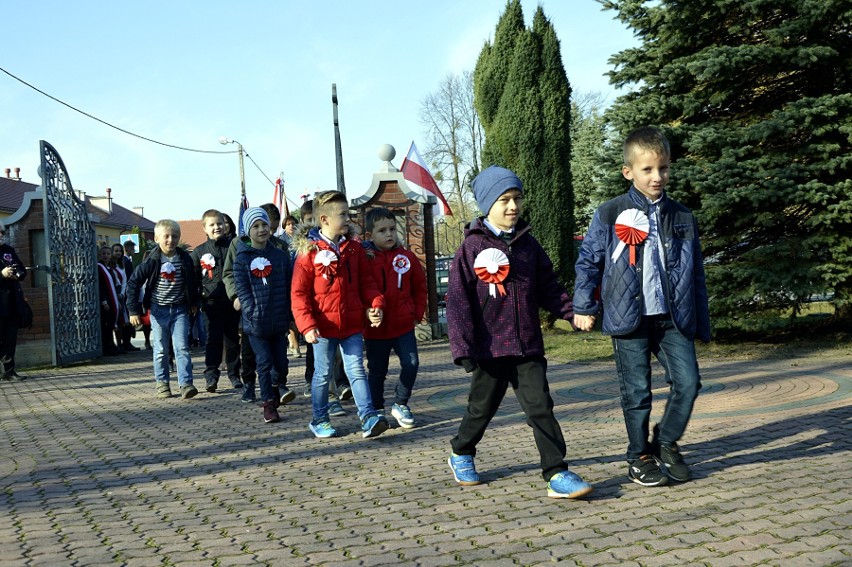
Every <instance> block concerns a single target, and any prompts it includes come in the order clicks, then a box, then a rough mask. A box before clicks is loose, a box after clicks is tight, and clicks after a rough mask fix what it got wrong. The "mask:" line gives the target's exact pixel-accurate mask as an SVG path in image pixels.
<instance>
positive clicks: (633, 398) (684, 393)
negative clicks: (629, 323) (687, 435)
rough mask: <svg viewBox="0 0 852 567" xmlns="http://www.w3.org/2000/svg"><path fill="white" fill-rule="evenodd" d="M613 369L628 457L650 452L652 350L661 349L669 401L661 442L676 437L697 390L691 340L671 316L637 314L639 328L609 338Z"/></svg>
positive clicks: (699, 381) (690, 410) (673, 439)
mask: <svg viewBox="0 0 852 567" xmlns="http://www.w3.org/2000/svg"><path fill="white" fill-rule="evenodd" d="M612 346H613V350H614V351H615V367H616V370H617V371H618V381H619V386H620V388H621V409H622V411H623V412H624V423H625V425H626V426H627V439H628V445H627V460H628V461H631V460H633V459H637V458H639V457H640V456H641V455H646V454H649V453H650V452H651V449H650V447H649V445H648V422H649V420H650V417H651V353H652V352H657V351H659V352H661V353H662V355H663V357H662V358H661V362H662V361H665V362H664V366H665V368H666V371H667V375H668V380H669V382H670V384H669V385H670V393H669V399H668V402H667V403H666V409H665V411H664V412H663V419H662V420H661V421H660V437H659V441H660V444H661V445H664V446H667V447H670V446H671V445H672V444H673V443H675V442H676V441H678V440H679V439H680V438H681V436H682V435H683V432H684V431H685V430H686V425H687V423H689V417H690V416H691V415H692V408H693V406H694V405H695V398H696V397H697V396H698V390H699V389H700V388H701V378H700V376H699V374H698V361H697V360H696V358H695V343H694V342H693V341H691V340H689V339H687V338H686V337H684V336H683V335H682V334H681V333H680V331H678V330H677V328H676V327H675V326H674V323H673V322H672V320H671V316H670V315H653V316H645V317H642V323H641V324H640V325H639V328H638V329H636V330H635V331H634V332H632V333H630V334H629V335H620V336H615V337H612Z"/></svg>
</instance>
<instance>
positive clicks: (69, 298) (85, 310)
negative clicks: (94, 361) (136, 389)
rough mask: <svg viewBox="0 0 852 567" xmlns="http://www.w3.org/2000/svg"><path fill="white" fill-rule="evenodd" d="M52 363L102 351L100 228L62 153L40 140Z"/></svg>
mask: <svg viewBox="0 0 852 567" xmlns="http://www.w3.org/2000/svg"><path fill="white" fill-rule="evenodd" d="M40 150H41V166H40V167H39V175H40V176H41V179H42V187H43V189H44V240H45V243H46V246H47V251H46V252H47V260H48V268H49V271H48V278H47V282H48V283H47V285H48V300H49V305H50V334H51V337H52V338H53V364H54V365H59V366H61V365H65V364H71V363H73V362H76V361H78V360H85V359H89V358H95V357H96V356H100V355H101V327H100V311H99V307H100V301H99V299H98V280H97V271H96V270H97V265H96V262H97V260H96V257H95V254H96V250H95V230H94V228H93V227H92V225H91V223H90V222H89V214H88V212H87V211H86V203H85V202H84V201H82V200H80V198H79V197H77V195H76V193H74V189H73V188H72V187H71V179H70V177H68V172H67V171H66V169H65V164H64V163H62V158H60V157H59V154H58V153H57V151H56V150H55V149H54V148H53V146H51V145H50V144H48V143H47V142H45V141H44V140H42V141H41V148H40Z"/></svg>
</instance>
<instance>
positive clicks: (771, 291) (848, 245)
mask: <svg viewBox="0 0 852 567" xmlns="http://www.w3.org/2000/svg"><path fill="white" fill-rule="evenodd" d="M648 4H651V3H646V2H643V1H639V0H628V1H613V2H605V6H606V7H609V8H612V9H615V10H617V11H618V13H619V17H620V19H621V20H622V21H623V22H625V23H626V24H628V25H629V26H630V27H631V28H633V29H634V30H635V31H636V34H637V36H638V37H640V38H641V39H642V40H643V45H642V46H641V47H639V48H636V49H629V50H626V51H622V52H621V53H619V54H617V55H616V56H614V57H613V58H612V59H611V62H612V63H614V64H615V65H616V69H615V70H614V71H613V72H612V73H611V79H612V82H613V83H614V84H616V85H627V84H632V85H636V87H635V90H634V91H633V92H632V93H630V94H628V95H625V96H623V97H621V98H619V99H618V100H617V101H616V103H615V105H614V106H613V107H612V108H611V109H610V111H609V112H608V114H607V116H608V118H609V119H610V120H611V121H612V123H613V124H614V125H615V126H616V128H617V129H618V131H619V132H620V133H621V134H622V135H623V134H625V133H626V132H627V131H628V130H630V129H632V128H634V127H636V126H640V125H644V124H656V125H660V126H662V127H663V128H664V129H665V130H666V131H667V133H668V134H669V136H670V138H671V140H672V142H673V148H672V149H673V157H674V158H675V161H674V163H673V167H672V181H671V185H670V193H671V194H672V195H673V196H674V197H675V198H677V199H679V200H681V201H683V202H684V203H685V204H687V205H688V206H690V207H692V208H693V209H694V210H695V211H696V214H697V216H698V219H699V223H700V225H701V229H702V232H703V245H704V250H705V256H706V259H707V277H708V287H709V289H710V295H711V311H712V312H713V313H714V314H715V315H717V316H719V315H722V316H726V317H728V318H730V319H739V320H740V323H741V324H742V323H743V322H745V323H748V319H749V316H750V315H751V314H753V313H756V312H759V311H763V310H765V309H767V308H774V309H789V308H792V309H793V312H794V313H795V312H797V310H798V309H799V308H800V307H801V305H802V303H803V302H804V301H807V300H808V298H809V297H811V296H812V295H815V294H822V293H833V296H834V303H835V306H836V308H837V316H838V317H839V318H841V319H846V320H848V319H850V318H852V308H850V307H852V261H850V251H852V157H850V156H852V58H850V56H849V54H850V52H852V32H850V30H852V5H850V3H849V2H848V0H821V1H820V2H812V1H809V0H742V1H740V2H729V1H727V0H700V1H695V2H676V1H674V0H661V1H659V2H654V3H653V4H652V5H651V6H649V5H648ZM621 189H623V188H621ZM743 320H745V321H743Z"/></svg>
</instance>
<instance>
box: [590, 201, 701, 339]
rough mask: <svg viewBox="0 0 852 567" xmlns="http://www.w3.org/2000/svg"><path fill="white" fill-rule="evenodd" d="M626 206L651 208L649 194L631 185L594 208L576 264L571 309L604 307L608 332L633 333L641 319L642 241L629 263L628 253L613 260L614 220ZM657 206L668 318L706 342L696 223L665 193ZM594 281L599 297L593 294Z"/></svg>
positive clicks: (685, 332)
mask: <svg viewBox="0 0 852 567" xmlns="http://www.w3.org/2000/svg"><path fill="white" fill-rule="evenodd" d="M627 209H639V210H641V211H643V212H644V213H645V214H646V215H647V214H648V210H649V208H648V200H647V199H646V198H645V196H644V195H642V193H640V192H639V191H638V190H637V189H636V188H635V187H632V186H631V187H630V189H629V190H628V191H627V193H625V194H624V195H620V196H619V197H616V198H615V199H612V200H610V201H607V202H606V203H604V204H603V205H601V206H600V207H599V208H598V210H597V211H596V212H595V215H594V217H593V218H592V223H591V225H590V226H589V232H588V234H587V235H586V237H585V239H584V240H583V245H582V247H581V248H580V254H579V256H578V258H577V263H576V265H575V270H576V273H577V277H576V279H575V283H574V310H575V311H576V312H577V313H579V314H581V315H594V314H596V313H597V312H598V311H599V310H600V309H601V308H603V322H602V331H603V333H604V334H607V335H626V334H629V333H632V332H633V331H635V330H636V329H637V328H639V324H640V323H641V321H642V312H643V297H644V296H643V293H642V273H641V267H642V265H643V263H642V258H643V254H644V251H645V250H644V249H645V247H644V246H641V245H640V246H637V247H636V263H635V265H633V266H631V265H630V262H629V260H628V254H626V253H624V254H621V255H620V256H619V257H618V259H617V260H616V261H615V262H613V261H612V254H613V251H614V250H615V247H616V246H617V245H618V243H619V239H618V236H616V234H615V220H616V218H617V217H618V215H619V214H620V213H621V212H622V211H625V210H627ZM658 212H659V213H658V214H659V222H658V224H657V226H658V227H659V228H658V231H659V237H660V241H661V243H662V245H663V251H664V258H663V259H662V261H663V262H664V265H665V268H666V269H665V273H664V274H661V276H662V278H661V280H662V282H663V288H664V291H665V294H666V300H667V305H668V308H669V312H670V314H671V316H672V321H673V322H674V324H675V327H677V329H678V331H680V332H681V334H683V336H685V337H686V338H688V339H690V340H693V339H695V338H698V339H700V340H702V341H704V342H707V341H709V340H710V315H709V309H708V302H707V285H706V282H705V280H704V262H703V259H702V255H701V242H700V241H699V238H698V223H697V222H696V220H695V216H694V215H693V214H692V212H691V211H690V210H689V209H687V208H686V207H684V206H683V205H681V204H680V203H678V202H677V201H673V200H672V199H669V198H668V197H667V196H666V195H664V196H663V198H662V200H661V201H660V202H659V204H658ZM598 285H600V286H601V300H600V301H598V300H596V299H595V295H594V291H595V288H596V287H597V286H598Z"/></svg>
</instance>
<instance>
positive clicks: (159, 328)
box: [151, 303, 192, 388]
mask: <svg viewBox="0 0 852 567" xmlns="http://www.w3.org/2000/svg"><path fill="white" fill-rule="evenodd" d="M169 345H171V346H172V347H173V348H174V351H175V364H176V366H177V375H178V385H179V386H180V387H181V388H183V387H184V386H191V385H192V358H190V356H189V309H188V308H187V307H186V305H157V304H156V303H152V304H151V346H153V347H154V378H155V379H156V380H157V382H163V383H165V384H168V383H169Z"/></svg>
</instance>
